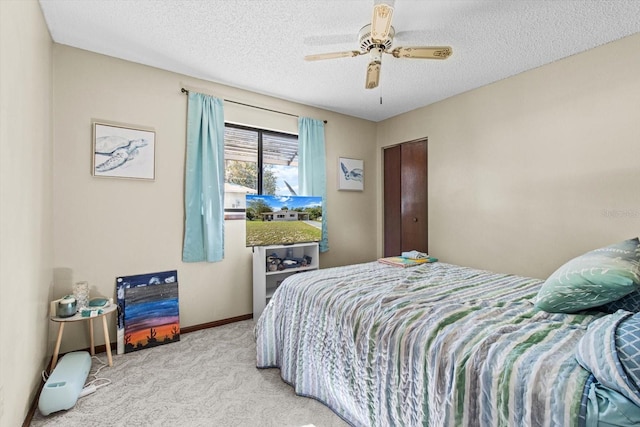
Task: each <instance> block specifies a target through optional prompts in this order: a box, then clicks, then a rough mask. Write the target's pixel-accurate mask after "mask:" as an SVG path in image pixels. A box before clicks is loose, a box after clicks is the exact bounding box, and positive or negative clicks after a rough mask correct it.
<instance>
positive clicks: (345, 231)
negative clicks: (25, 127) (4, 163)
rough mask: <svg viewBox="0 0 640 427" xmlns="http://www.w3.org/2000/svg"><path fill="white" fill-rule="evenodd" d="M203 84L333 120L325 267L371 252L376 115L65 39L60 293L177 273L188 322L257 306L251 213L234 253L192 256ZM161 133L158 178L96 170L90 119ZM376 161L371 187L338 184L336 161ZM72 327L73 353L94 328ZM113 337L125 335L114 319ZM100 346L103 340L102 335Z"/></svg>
mask: <svg viewBox="0 0 640 427" xmlns="http://www.w3.org/2000/svg"><path fill="white" fill-rule="evenodd" d="M183 86H184V87H187V88H189V89H200V90H201V91H204V92H207V93H211V94H214V95H215V96H218V97H220V98H226V99H230V100H234V101H239V102H243V103H247V104H251V105H257V106H261V107H265V108H270V109H275V110H278V111H284V112H288V113H292V114H297V115H302V116H309V117H313V118H317V119H326V120H328V124H327V125H326V132H325V134H326V155H327V181H328V182H327V193H328V194H327V199H328V209H329V211H328V220H329V244H330V248H331V249H330V251H329V252H327V253H326V254H323V255H321V259H320V264H321V266H322V267H328V266H333V265H342V264H349V263H355V262H363V261H371V260H373V259H375V257H376V248H375V233H373V232H372V231H373V230H375V213H374V209H373V207H374V206H375V205H376V203H375V200H376V192H375V172H376V171H375V168H374V167H373V166H374V164H375V123H373V122H369V121H365V120H360V119H356V118H352V117H347V116H344V115H340V114H336V113H331V112H328V111H324V110H319V109H316V108H311V107H307V106H303V105H299V104H294V103H291V102H287V101H283V100H278V99H274V98H271V97H267V96H262V95H258V94H255V93H251V92H247V91H243V90H239V89H234V88H230V87H225V86H221V85H217V84H213V83H208V82H205V81H201V80H196V79H192V78H188V77H186V76H183V75H178V74H174V73H171V72H167V71H162V70H159V69H155V68H150V67H146V66H142V65H138V64H134V63H131V62H127V61H122V60H117V59H114V58H111V57H107V56H103V55H98V54H94V53H90V52H87V51H83V50H79V49H75V48H71V47H66V46H61V45H55V47H54V194H55V197H54V242H55V247H54V254H55V257H54V266H55V277H56V280H55V287H54V294H55V296H56V297H58V296H61V295H64V294H65V293H68V292H70V290H71V286H72V283H73V282H75V281H79V280H86V281H88V282H89V284H90V287H91V293H92V295H99V294H101V295H104V296H114V289H115V277H116V276H118V275H129V274H138V273H148V272H153V271H162V270H169V269H177V270H178V278H179V283H180V289H179V294H180V323H181V325H182V326H183V327H184V326H192V325H198V324H202V323H206V322H211V321H215V320H220V319H226V318H230V317H235V316H241V315H245V314H249V313H251V311H252V287H251V283H252V273H251V249H250V248H246V247H245V230H244V222H243V221H227V222H226V225H225V227H226V234H225V259H224V260H223V261H222V262H219V263H183V262H182V261H181V254H182V235H183V212H184V209H183V188H184V161H185V135H186V125H185V120H186V111H187V97H186V96H185V95H183V94H182V93H181V92H180V88H181V87H183ZM92 119H101V120H109V121H116V122H122V123H131V124H137V125H143V126H150V127H153V128H155V130H156V179H155V181H154V182H148V181H135V180H120V179H109V178H94V177H92V176H91V173H90V170H91V150H92V147H91V121H92ZM225 119H226V120H228V121H231V122H235V123H242V124H245V125H253V126H259V127H266V128H269V129H275V130H282V131H288V132H295V133H297V119H296V118H295V117H289V116H286V115H281V114H274V113H270V112H265V111H261V110H256V109H252V108H247V107H242V106H238V105H234V104H227V105H226V106H225ZM339 156H346V157H354V158H360V159H364V162H365V165H367V166H369V165H370V167H371V172H370V174H369V175H367V176H366V178H365V179H366V183H365V191H364V192H362V193H354V192H338V191H337V190H336V188H337V183H336V181H337V176H338V175H337V173H338V172H337V169H336V168H337V158H338V157H339ZM70 326H73V327H74V328H71V327H70V328H68V329H69V330H68V331H67V329H65V336H64V340H63V344H62V351H67V350H71V349H76V348H81V347H85V346H87V345H88V340H87V338H86V334H85V333H84V330H83V328H84V326H83V325H70ZM112 328H113V329H112V330H111V340H112V341H115V332H114V323H113V322H112ZM99 343H101V342H99Z"/></svg>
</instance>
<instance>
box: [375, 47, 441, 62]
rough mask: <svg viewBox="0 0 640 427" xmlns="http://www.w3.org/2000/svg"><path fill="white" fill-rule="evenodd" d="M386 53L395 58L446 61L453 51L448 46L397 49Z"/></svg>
mask: <svg viewBox="0 0 640 427" xmlns="http://www.w3.org/2000/svg"><path fill="white" fill-rule="evenodd" d="M387 53H390V54H391V55H393V56H395V57H396V58H416V59H447V58H448V57H449V56H451V54H452V53H453V50H452V49H451V47H449V46H407V47H397V48H395V49H393V50H392V51H391V52H387Z"/></svg>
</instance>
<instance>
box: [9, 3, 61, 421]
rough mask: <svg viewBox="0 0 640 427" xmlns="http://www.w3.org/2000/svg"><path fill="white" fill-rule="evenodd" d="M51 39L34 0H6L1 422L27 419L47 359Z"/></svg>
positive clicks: (50, 172) (50, 271)
mask: <svg viewBox="0 0 640 427" xmlns="http://www.w3.org/2000/svg"><path fill="white" fill-rule="evenodd" d="M51 55H52V43H51V38H50V37H49V33H48V31H47V27H46V25H45V22H44V19H43V17H42V13H41V11H40V6H39V5H38V3H37V2H36V1H0V194H1V196H0V218H2V221H1V222H0V224H1V225H0V227H1V228H0V235H1V238H0V253H1V255H0V271H1V280H0V302H1V305H2V307H1V309H0V425H2V426H18V425H21V424H22V421H23V420H24V417H25V415H26V413H27V411H28V408H29V404H30V403H31V400H32V398H33V396H34V393H35V391H36V390H37V388H38V384H39V383H40V372H41V371H42V369H44V367H45V366H46V363H47V362H48V360H49V359H48V357H47V331H48V328H49V321H48V317H47V307H48V303H47V302H48V300H49V296H50V295H49V293H50V288H51V283H52V279H53V275H52V262H53V243H52V235H53V231H52V229H53V228H52V205H51V192H52V185H51V179H52V149H51V88H52V86H51V70H52V61H51V58H52V56H51Z"/></svg>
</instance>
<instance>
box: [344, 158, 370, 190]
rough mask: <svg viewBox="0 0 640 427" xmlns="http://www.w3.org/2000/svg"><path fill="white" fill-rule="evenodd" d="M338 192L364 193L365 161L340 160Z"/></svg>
mask: <svg viewBox="0 0 640 427" xmlns="http://www.w3.org/2000/svg"><path fill="white" fill-rule="evenodd" d="M338 190H340V191H364V161H363V160H359V159H350V158H348V157H339V158H338Z"/></svg>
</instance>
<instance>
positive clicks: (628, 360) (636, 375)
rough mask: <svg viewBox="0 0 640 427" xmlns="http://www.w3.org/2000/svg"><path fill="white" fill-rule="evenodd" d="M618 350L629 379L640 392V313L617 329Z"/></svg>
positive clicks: (623, 322) (624, 321) (621, 323)
mask: <svg viewBox="0 0 640 427" xmlns="http://www.w3.org/2000/svg"><path fill="white" fill-rule="evenodd" d="M616 348H617V349H618V358H619V359H620V364H621V365H622V367H623V368H624V371H625V372H626V373H627V377H628V378H629V380H630V382H631V383H632V384H635V386H636V389H637V390H638V392H640V313H636V314H634V315H633V316H631V317H629V318H627V319H625V320H623V321H622V322H620V324H619V325H618V329H616Z"/></svg>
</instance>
